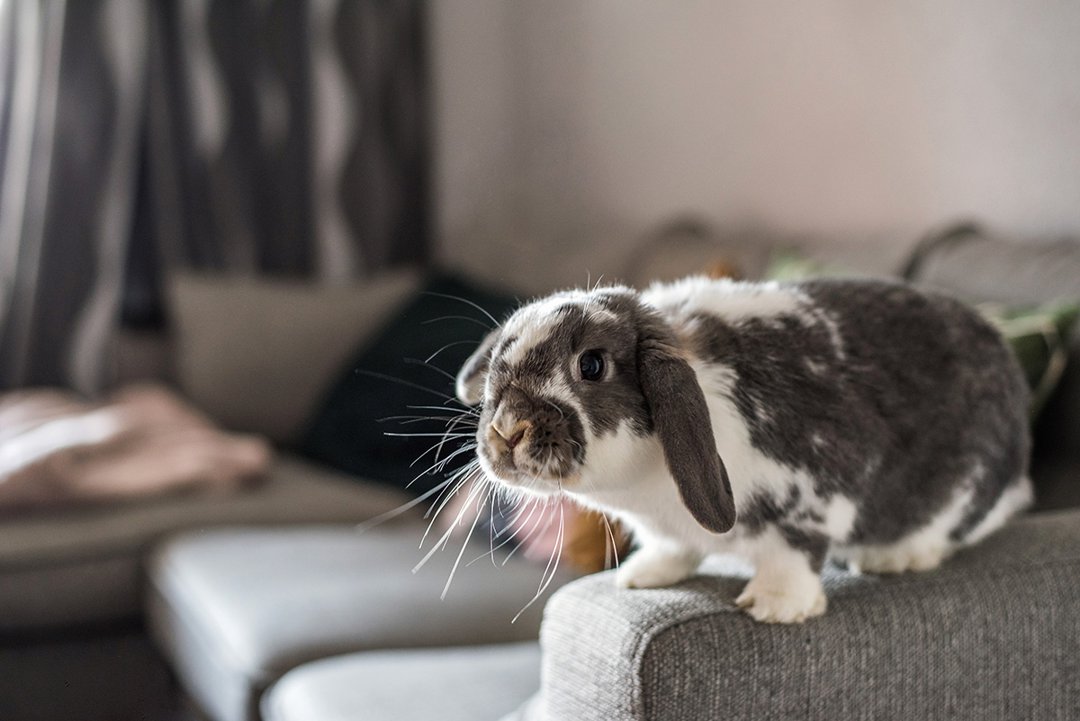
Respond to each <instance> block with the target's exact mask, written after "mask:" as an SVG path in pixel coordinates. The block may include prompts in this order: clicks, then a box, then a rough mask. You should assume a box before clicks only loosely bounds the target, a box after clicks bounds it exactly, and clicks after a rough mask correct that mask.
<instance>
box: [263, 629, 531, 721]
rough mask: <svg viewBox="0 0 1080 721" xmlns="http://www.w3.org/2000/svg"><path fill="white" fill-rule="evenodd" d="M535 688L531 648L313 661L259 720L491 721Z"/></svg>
mask: <svg viewBox="0 0 1080 721" xmlns="http://www.w3.org/2000/svg"><path fill="white" fill-rule="evenodd" d="M539 686H540V647H539V645H538V644H537V643H536V642H535V641H532V642H527V643H512V644H505V645H497V646H478V647H465V648H451V649H440V650H428V651H404V650H395V651H376V652H371V653H356V654H350V655H348V656H339V657H337V658H330V659H325V660H323V661H315V662H313V663H309V664H306V665H304V666H301V667H299V668H297V669H295V670H293V671H291V672H289V673H287V674H286V675H285V676H284V677H283V678H282V679H281V680H280V681H278V682H277V683H276V684H274V687H273V688H272V689H270V691H268V692H267V693H266V695H265V696H264V697H263V701H262V715H263V719H264V721H431V720H432V719H438V720H439V721H485V720H486V721H494V719H497V718H499V717H500V716H502V715H503V714H505V713H507V712H508V711H510V710H512V709H513V708H514V707H516V706H518V705H519V704H520V703H521V702H522V700H523V699H525V698H526V697H527V696H528V695H529V694H530V693H532V692H533V691H535V690H536V689H537V688H538V687H539Z"/></svg>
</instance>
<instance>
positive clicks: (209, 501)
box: [0, 457, 406, 634]
mask: <svg viewBox="0 0 1080 721" xmlns="http://www.w3.org/2000/svg"><path fill="white" fill-rule="evenodd" d="M405 498H406V496H404V495H403V494H401V493H398V492H394V491H391V490H389V489H386V488H384V487H382V486H377V485H373V484H365V483H362V482H358V481H356V480H355V479H352V478H350V477H347V476H345V475H343V474H340V473H337V472H333V471H329V470H325V469H323V468H321V467H319V466H315V465H313V464H310V463H306V462H303V461H299V460H295V459H293V458H289V457H281V458H278V459H277V460H275V461H274V462H273V465H272V467H271V470H270V473H269V476H268V478H267V480H266V482H265V483H262V484H260V485H259V486H256V487H253V488H250V489H247V490H245V491H241V492H235V493H230V494H207V493H190V494H183V495H171V496H162V497H157V498H154V499H149V500H146V501H140V502H138V503H112V504H108V505H102V506H96V507H92V508H77V509H75V508H72V509H66V510H57V511H49V512H39V513H33V514H22V515H19V516H9V517H6V518H3V519H2V520H0V528H2V531H0V634H3V633H8V632H15V631H19V632H22V631H27V630H41V629H49V628H57V627H70V626H74V625H81V624H88V623H96V624H103V623H109V622H113V621H117V620H120V619H125V618H131V617H133V616H135V615H136V614H137V613H138V612H139V610H140V606H141V603H140V593H139V586H140V578H141V575H142V572H141V566H142V561H143V559H144V557H145V555H146V553H147V551H148V549H149V548H150V547H151V546H152V545H153V544H154V543H155V542H157V541H159V540H160V539H161V538H162V537H163V536H166V535H168V534H170V533H173V532H176V531H178V530H182V529H189V528H206V527H211V526H220V525H223V524H228V525H236V524H252V523H257V524H267V523H273V524H279V523H310V522H315V521H329V522H343V521H361V520H364V519H367V518H370V517H372V516H375V515H377V514H379V513H383V512H385V511H387V510H389V509H391V508H394V507H396V506H398V505H399V504H401V503H402V502H403V500H404V499H405Z"/></svg>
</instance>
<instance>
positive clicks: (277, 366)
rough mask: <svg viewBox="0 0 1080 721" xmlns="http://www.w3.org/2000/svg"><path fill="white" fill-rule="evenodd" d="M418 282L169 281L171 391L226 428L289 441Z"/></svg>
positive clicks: (393, 278) (410, 276) (409, 276)
mask: <svg viewBox="0 0 1080 721" xmlns="http://www.w3.org/2000/svg"><path fill="white" fill-rule="evenodd" d="M419 283H420V277H419V274H418V273H417V272H415V271H398V272H395V273H391V274H386V275H382V276H379V277H376V278H374V279H372V280H370V281H368V282H366V283H364V284H363V285H345V286H334V285H314V284H309V283H302V282H297V281H284V280H265V279H254V278H238V277H225V276H213V275H177V276H175V277H174V278H172V280H171V283H170V294H171V304H170V305H171V308H172V311H173V314H174V322H175V328H176V355H177V366H178V375H179V383H180V387H181V389H182V390H183V391H184V392H185V393H186V394H187V396H188V397H189V398H190V399H191V400H192V401H193V402H194V403H195V405H196V406H197V407H199V408H201V409H202V410H204V411H206V412H207V413H209V414H210V415H211V416H212V417H213V418H214V419H216V420H217V421H219V422H220V423H222V424H223V425H225V426H227V427H229V428H233V429H237V430H243V431H247V432H254V433H261V434H263V435H265V436H267V437H268V438H270V439H272V440H274V441H278V442H283V443H288V442H290V441H293V440H295V439H296V435H297V434H298V433H299V432H300V431H301V429H302V427H303V424H304V422H305V421H306V420H307V417H308V414H309V413H310V412H311V411H312V409H313V407H314V405H315V404H316V403H317V402H318V400H319V397H320V394H321V393H322V392H323V391H324V390H325V388H326V386H327V384H328V383H329V382H330V381H331V380H332V379H334V378H336V377H337V376H338V375H339V374H340V367H341V365H342V364H343V363H345V361H346V359H347V358H348V357H349V356H350V355H351V354H353V353H354V352H355V350H356V347H357V346H358V345H359V344H360V343H361V342H362V341H363V339H364V338H367V337H369V336H370V335H371V334H373V333H374V332H375V331H376V330H377V329H378V328H379V326H381V325H382V323H384V322H385V321H386V320H387V319H388V318H389V316H390V315H391V314H392V313H393V311H394V309H395V308H397V307H398V306H399V305H400V304H401V303H403V302H404V301H405V299H406V298H407V297H408V296H409V295H410V294H411V293H412V292H414V291H415V290H416V288H417V287H418V286H419Z"/></svg>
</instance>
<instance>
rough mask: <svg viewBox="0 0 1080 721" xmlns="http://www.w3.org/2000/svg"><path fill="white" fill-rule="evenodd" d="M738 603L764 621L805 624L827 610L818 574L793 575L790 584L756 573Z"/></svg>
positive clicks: (756, 618) (737, 604) (736, 602)
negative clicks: (804, 622) (808, 575)
mask: <svg viewBox="0 0 1080 721" xmlns="http://www.w3.org/2000/svg"><path fill="white" fill-rule="evenodd" d="M778 581H780V582H779V583H778ZM735 605H736V606H738V607H739V608H741V609H743V610H744V611H746V612H747V613H749V614H750V615H751V616H753V617H754V619H755V620H757V621H761V622H762V623H802V622H803V621H805V620H807V619H808V618H813V617H815V616H820V615H821V614H823V613H825V606H826V600H825V590H824V589H823V588H822V587H821V581H820V580H819V579H818V578H817V577H816V576H810V577H806V576H803V577H799V578H793V579H789V581H788V582H786V583H785V582H783V580H782V579H777V578H769V577H763V576H755V577H754V578H752V579H751V580H750V582H749V583H747V584H746V588H745V589H744V590H743V592H742V593H741V594H739V597H738V598H736V599H735Z"/></svg>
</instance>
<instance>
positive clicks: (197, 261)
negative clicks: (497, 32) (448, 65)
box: [0, 0, 429, 393]
mask: <svg viewBox="0 0 1080 721" xmlns="http://www.w3.org/2000/svg"><path fill="white" fill-rule="evenodd" d="M423 11H424V7H423V5H422V3H421V2H419V1H418V0H142V1H141V2H140V1H138V0H77V1H73V0H0V389H3V388H11V387H20V386H27V385H40V384H49V385H60V386H68V387H73V388H76V389H79V390H82V391H84V392H87V393H93V392H95V391H96V390H98V389H100V388H101V387H102V386H103V385H105V384H106V383H107V381H108V368H109V362H108V360H109V358H108V356H109V349H110V341H111V338H112V337H113V334H114V332H115V330H116V327H117V324H118V319H119V318H120V311H121V307H123V308H124V310H125V312H128V315H130V316H131V317H136V318H144V319H145V318H157V317H160V315H161V314H160V312H159V310H160V308H159V306H160V304H161V293H160V287H159V286H160V279H161V278H162V277H164V276H165V274H166V273H167V272H168V271H170V270H172V269H175V268H186V269H199V270H214V271H223V272H230V273H243V274H258V273H265V274H274V275H289V276H297V277H304V278H312V279H318V280H323V281H343V280H348V279H355V278H362V277H364V276H366V275H368V274H370V273H373V272H376V271H378V270H381V269H384V268H387V267H390V266H394V265H399V264H404V263H411V264H415V263H420V262H423V261H425V260H426V259H427V258H428V256H429V249H428V225H427V224H428V220H427V219H428V215H429V214H428V197H427V194H428V188H427V182H428V174H427V168H428V145H427V137H428V132H427V126H426V123H427V116H428V114H427V109H426V102H427V88H426V75H425V72H424V67H425V64H424V63H425V57H424V43H425V39H424V12H423Z"/></svg>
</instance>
